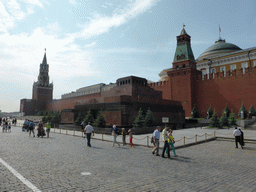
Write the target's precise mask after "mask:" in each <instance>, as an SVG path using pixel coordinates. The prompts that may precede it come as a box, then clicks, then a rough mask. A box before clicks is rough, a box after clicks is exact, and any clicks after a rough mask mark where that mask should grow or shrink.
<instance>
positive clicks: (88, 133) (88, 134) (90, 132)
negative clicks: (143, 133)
mask: <svg viewBox="0 0 256 192" xmlns="http://www.w3.org/2000/svg"><path fill="white" fill-rule="evenodd" d="M83 124H84V123H82V124H81V125H83ZM83 131H84V134H85V135H86V138H87V146H88V147H91V135H93V136H94V129H93V126H92V125H91V123H90V122H88V125H86V126H85V128H84V130H83ZM111 132H112V135H113V137H114V141H113V147H114V146H115V144H117V145H118V146H119V147H120V143H118V142H117V141H116V138H117V136H118V135H120V133H119V130H118V129H117V127H116V125H113V129H112V131H111ZM128 134H129V137H130V147H133V146H134V144H133V142H132V139H133V136H132V129H129V130H128ZM121 135H122V140H123V145H126V135H127V132H126V131H125V128H122V132H121ZM84 138H85V137H84Z"/></svg>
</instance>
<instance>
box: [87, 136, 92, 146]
mask: <svg viewBox="0 0 256 192" xmlns="http://www.w3.org/2000/svg"><path fill="white" fill-rule="evenodd" d="M86 136H87V146H89V147H91V133H86Z"/></svg>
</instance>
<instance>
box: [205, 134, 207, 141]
mask: <svg viewBox="0 0 256 192" xmlns="http://www.w3.org/2000/svg"><path fill="white" fill-rule="evenodd" d="M206 139H207V133H205V142H206Z"/></svg>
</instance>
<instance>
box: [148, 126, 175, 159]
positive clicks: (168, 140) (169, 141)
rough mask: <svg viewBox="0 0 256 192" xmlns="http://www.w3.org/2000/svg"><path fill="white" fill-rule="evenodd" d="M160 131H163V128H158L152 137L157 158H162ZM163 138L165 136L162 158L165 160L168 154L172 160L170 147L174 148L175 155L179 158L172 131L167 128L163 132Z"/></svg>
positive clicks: (153, 152)
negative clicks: (160, 152)
mask: <svg viewBox="0 0 256 192" xmlns="http://www.w3.org/2000/svg"><path fill="white" fill-rule="evenodd" d="M160 130H161V127H160V126H157V128H156V130H155V131H154V132H153V135H152V143H153V144H154V148H153V150H152V154H153V155H156V156H160V154H159V144H160V141H159V140H160ZM162 136H163V142H164V148H163V151H162V155H161V156H162V157H163V158H165V154H167V157H168V158H171V156H170V147H172V151H173V154H174V156H175V157H177V156H178V155H176V152H175V147H174V143H175V140H174V138H173V135H172V129H170V128H169V127H168V126H166V127H165V128H164V130H163V131H162Z"/></svg>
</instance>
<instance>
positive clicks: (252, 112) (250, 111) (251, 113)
mask: <svg viewBox="0 0 256 192" xmlns="http://www.w3.org/2000/svg"><path fill="white" fill-rule="evenodd" d="M255 113H256V111H255V109H254V107H253V105H252V104H251V107H250V109H249V115H250V119H251V118H252V116H255Z"/></svg>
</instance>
